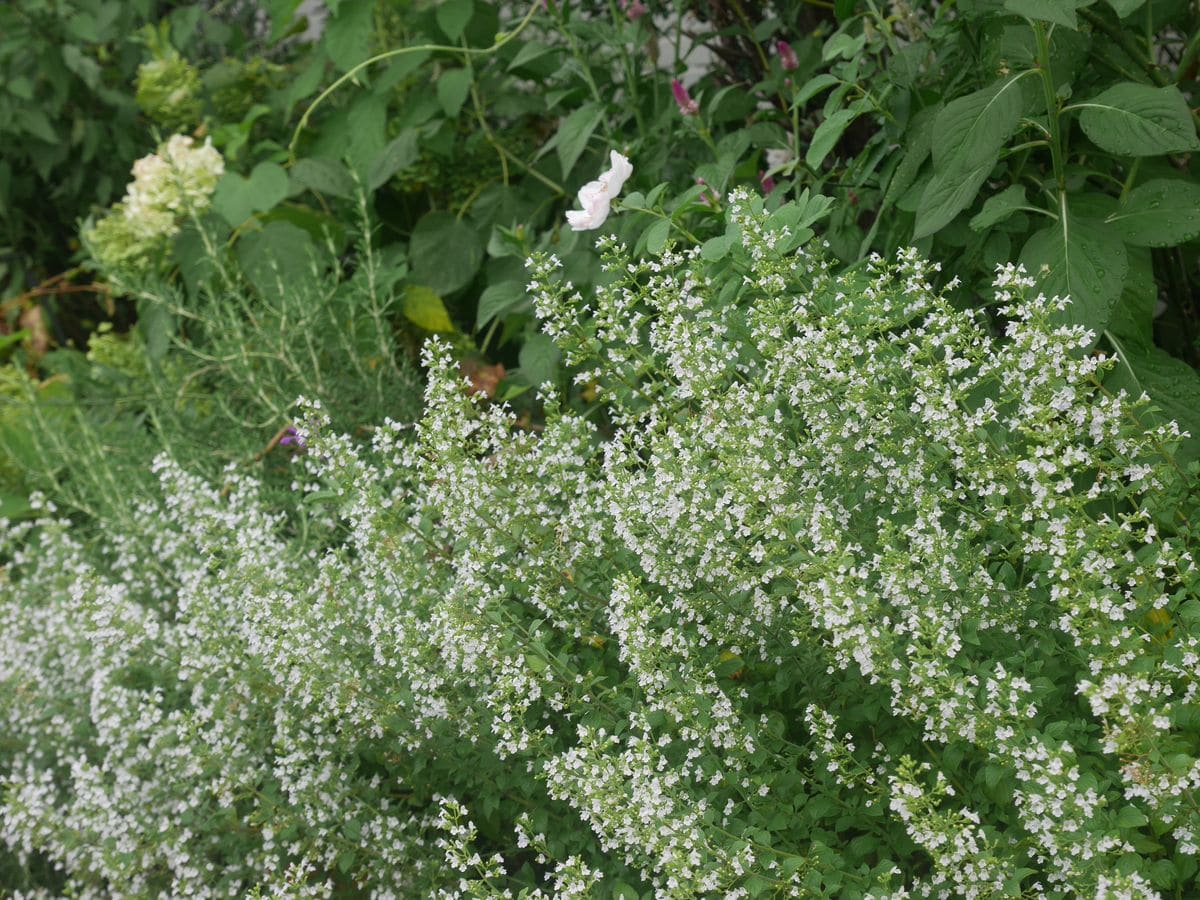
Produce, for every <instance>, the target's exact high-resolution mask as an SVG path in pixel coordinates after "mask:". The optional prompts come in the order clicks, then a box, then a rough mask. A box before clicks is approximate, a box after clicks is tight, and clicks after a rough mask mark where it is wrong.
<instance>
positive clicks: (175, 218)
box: [122, 134, 225, 241]
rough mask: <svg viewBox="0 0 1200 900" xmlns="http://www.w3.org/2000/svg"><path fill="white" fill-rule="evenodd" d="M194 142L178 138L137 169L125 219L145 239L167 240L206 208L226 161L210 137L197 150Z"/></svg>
mask: <svg viewBox="0 0 1200 900" xmlns="http://www.w3.org/2000/svg"><path fill="white" fill-rule="evenodd" d="M195 143H196V142H195V141H194V140H193V139H192V138H190V137H188V136H187V135H183V134H176V135H174V136H172V137H171V138H169V139H168V140H167V141H166V142H165V143H164V144H162V145H161V146H160V147H159V148H158V151H157V152H155V153H151V154H150V155H149V156H143V157H142V158H141V159H139V160H138V161H137V162H135V163H134V164H133V181H131V182H130V183H129V185H128V186H127V187H126V188H125V197H124V199H123V200H122V206H123V210H122V214H123V215H124V216H125V218H126V219H127V220H128V221H129V222H130V223H131V224H132V225H133V226H134V229H135V231H136V232H137V233H138V234H140V235H142V237H143V238H144V239H145V240H147V241H154V240H157V239H159V238H161V237H169V236H170V235H172V234H174V233H175V232H177V231H178V230H179V220H180V218H182V217H183V216H184V215H186V214H187V213H188V212H189V211H199V210H202V209H205V208H206V207H207V206H208V204H209V201H210V199H211V198H212V193H213V189H214V188H216V186H217V180H218V179H219V178H220V177H221V176H222V175H223V174H224V173H225V160H224V159H222V157H221V154H220V153H219V152H218V151H217V150H216V148H214V147H213V145H212V139H211V138H205V141H204V143H203V144H202V145H201V146H199V147H197V146H196V145H195Z"/></svg>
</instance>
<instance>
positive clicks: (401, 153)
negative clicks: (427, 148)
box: [367, 128, 421, 190]
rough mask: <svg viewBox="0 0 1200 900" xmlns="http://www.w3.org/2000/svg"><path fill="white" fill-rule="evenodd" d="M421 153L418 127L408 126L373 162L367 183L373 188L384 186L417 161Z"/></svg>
mask: <svg viewBox="0 0 1200 900" xmlns="http://www.w3.org/2000/svg"><path fill="white" fill-rule="evenodd" d="M420 155H421V151H420V148H419V147H418V146H417V131H416V129H414V128H406V129H405V130H404V131H402V132H400V134H399V135H397V136H396V137H395V138H394V139H393V140H392V141H391V142H389V143H388V145H387V146H386V147H384V148H383V152H382V153H380V154H379V156H378V157H376V158H375V161H374V162H373V163H371V171H370V172H369V173H368V175H367V185H368V186H369V187H370V189H371V190H375V189H376V188H379V187H382V186H383V185H385V184H387V182H388V181H390V180H391V177H392V176H393V175H395V174H396V173H397V172H402V171H403V170H404V169H407V168H408V167H409V166H411V165H412V164H413V163H415V162H416V161H417V157H419V156H420Z"/></svg>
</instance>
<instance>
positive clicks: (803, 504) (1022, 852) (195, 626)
mask: <svg viewBox="0 0 1200 900" xmlns="http://www.w3.org/2000/svg"><path fill="white" fill-rule="evenodd" d="M727 209H728V222H727V232H726V234H727V236H728V237H729V238H730V249H729V252H728V253H727V254H725V255H724V256H722V257H721V258H720V259H717V260H705V259H704V258H703V257H702V256H701V255H700V252H699V250H698V249H695V248H693V249H686V250H682V251H681V250H675V249H672V248H668V249H667V250H665V251H664V252H663V253H661V254H660V255H658V256H656V257H654V258H651V259H647V260H633V259H630V258H629V257H628V254H627V252H626V250H625V248H624V247H623V246H621V245H620V244H619V243H617V242H616V241H615V240H613V239H605V240H603V241H602V244H601V247H602V251H603V253H604V259H605V266H606V268H607V270H608V273H609V276H610V277H609V279H608V280H607V282H606V283H605V285H604V286H603V287H601V288H599V289H598V290H597V291H596V293H595V294H594V296H592V297H588V298H584V297H583V296H582V295H581V294H580V293H579V292H577V291H576V290H575V289H574V288H573V287H572V286H571V285H570V284H569V283H565V282H563V281H561V280H560V279H559V276H558V263H557V260H555V259H554V258H553V257H535V258H533V259H532V260H531V261H530V264H531V270H532V279H533V280H532V284H531V292H532V293H533V295H534V299H535V302H536V307H537V309H538V312H539V315H540V316H542V318H543V320H544V327H545V330H546V332H547V333H548V334H550V335H552V336H554V338H555V339H556V340H557V341H558V343H559V345H560V347H561V348H562V350H563V352H564V354H565V356H566V357H567V358H568V359H569V360H571V364H572V365H573V366H574V367H575V371H576V373H577V375H576V377H577V378H578V380H579V382H580V383H588V384H592V383H594V384H595V385H598V391H599V396H600V397H602V398H603V399H604V401H605V405H603V406H601V407H597V408H593V409H591V410H589V411H588V412H576V411H573V410H572V409H570V408H569V407H568V406H567V405H565V404H563V403H562V401H561V398H559V397H558V396H557V395H556V393H555V392H554V391H552V390H550V389H548V388H547V389H544V392H543V399H544V401H545V421H544V426H543V427H542V428H540V429H536V430H535V429H531V428H528V427H526V425H525V424H523V423H522V421H521V420H520V419H519V418H518V417H517V416H516V414H515V413H514V412H513V411H512V410H510V409H508V408H507V407H506V406H505V405H503V404H499V403H495V402H493V401H491V400H489V399H488V398H487V397H486V395H484V394H482V393H480V392H471V391H469V390H467V389H466V385H467V381H466V379H465V378H464V376H463V374H462V372H461V371H460V370H459V368H458V365H457V363H456V362H455V360H454V357H453V354H452V352H451V350H450V348H449V347H448V346H446V345H445V344H444V343H443V342H441V341H439V340H438V339H436V338H434V339H431V341H430V342H429V343H428V344H427V345H426V347H425V351H424V362H425V364H426V366H427V367H428V373H429V381H428V387H427V393H426V412H425V414H424V416H423V418H422V419H421V420H420V422H418V423H416V427H415V428H414V427H411V426H410V425H408V424H404V423H395V422H387V423H383V424H382V425H380V426H379V427H377V428H376V429H375V431H374V433H373V434H374V437H373V441H372V443H371V446H370V447H369V448H368V447H361V446H359V445H357V444H356V443H355V442H354V441H353V440H351V439H350V438H349V437H348V436H345V435H341V434H338V433H336V432H334V431H333V430H332V429H331V428H330V427H329V425H328V419H327V418H326V416H325V413H324V412H323V410H322V409H321V408H320V406H319V405H317V404H314V403H307V402H305V403H302V404H301V413H300V415H299V416H298V418H297V423H296V427H297V437H298V439H299V440H301V441H302V442H303V445H304V446H305V448H306V452H305V453H303V454H296V455H294V456H293V457H292V461H291V465H292V466H294V471H295V473H296V481H295V489H296V491H297V492H299V493H301V494H302V495H303V496H304V497H305V498H306V499H305V502H304V504H303V509H304V510H306V512H305V513H304V516H303V517H301V518H300V519H295V518H288V517H285V516H282V515H280V514H278V513H275V512H273V511H271V510H270V509H267V508H266V507H265V504H264V503H263V501H262V500H261V498H260V496H259V492H258V487H257V485H256V483H255V481H254V480H253V479H252V478H250V477H249V476H248V475H247V474H245V473H242V472H238V471H236V470H233V469H231V470H229V471H228V472H227V473H226V474H225V476H224V478H223V479H222V481H221V483H219V484H211V485H210V484H206V483H204V482H202V481H201V480H199V479H197V478H195V477H194V476H191V475H189V474H188V473H186V472H185V471H183V470H182V469H180V467H179V466H177V465H175V464H174V463H172V462H171V461H170V460H169V459H166V458H164V459H163V460H162V461H161V462H160V464H159V474H160V477H161V482H162V496H161V498H160V499H159V500H156V501H154V502H147V503H146V504H144V505H143V507H142V508H141V509H140V510H139V511H138V514H137V515H136V516H135V521H133V522H131V523H129V525H128V527H125V528H122V529H120V530H114V531H113V532H112V533H111V534H110V538H109V541H108V543H107V545H106V546H105V547H104V548H103V549H102V550H101V551H91V550H89V548H88V547H87V546H86V545H85V543H84V542H83V541H81V540H80V539H79V538H78V537H77V536H76V535H75V533H74V532H73V530H72V528H71V527H70V526H68V525H67V524H66V523H62V522H56V521H55V519H54V516H53V510H52V509H49V508H47V509H46V511H45V513H46V514H45V517H44V518H43V519H42V520H41V521H39V522H37V523H32V524H26V525H22V526H19V527H13V528H10V529H9V532H8V538H7V541H8V542H7V544H6V549H5V550H4V553H5V554H6V556H7V558H9V559H11V563H10V564H9V565H8V567H7V569H6V570H5V575H4V581H3V583H2V584H0V735H3V737H4V741H3V743H0V778H2V779H3V782H4V785H5V789H4V794H3V798H4V799H3V803H2V804H0V846H3V847H7V851H8V853H9V854H10V857H11V866H12V867H13V869H14V871H17V872H19V873H20V878H22V879H24V880H23V881H14V884H16V885H17V889H19V890H24V891H30V892H32V891H33V890H35V889H39V888H40V889H43V890H51V889H52V890H54V891H66V890H70V891H74V892H75V893H77V894H78V895H80V896H141V895H148V894H167V895H178V896H196V897H208V896H211V897H216V896H228V895H229V894H231V893H236V892H247V891H249V892H252V893H253V894H254V895H256V896H267V895H272V896H276V895H277V896H297V895H307V896H333V895H341V894H344V893H347V892H351V891H355V890H358V891H367V892H369V893H370V894H371V895H372V896H380V897H413V896H447V897H449V896H476V897H517V896H524V897H542V896H562V897H570V896H590V897H616V896H624V897H631V896H635V895H636V896H640V897H647V896H654V897H668V898H671V897H677V898H684V897H698V896H717V897H730V898H742V897H764V896H790V897H828V896H846V897H873V898H884V897H952V896H962V897H995V896H1010V895H1011V896H1022V895H1023V896H1046V897H1068V896H1106V897H1116V896H1122V897H1156V896H1173V895H1176V892H1177V891H1183V890H1185V889H1186V888H1187V886H1188V885H1190V884H1192V883H1193V879H1194V876H1195V873H1196V871H1197V867H1196V861H1197V860H1196V857H1197V848H1196V843H1197V840H1196V835H1197V833H1200V831H1198V829H1200V807H1197V805H1196V802H1195V792H1196V789H1197V786H1198V785H1197V782H1198V780H1200V775H1198V773H1200V758H1198V757H1200V747H1198V746H1197V743H1196V692H1197V681H1198V674H1200V668H1198V666H1197V661H1198V659H1200V657H1198V655H1197V653H1198V647H1200V624H1198V620H1200V577H1198V574H1197V569H1196V565H1195V560H1194V549H1195V543H1196V538H1195V534H1194V532H1193V530H1192V526H1191V524H1190V523H1189V522H1188V520H1187V518H1186V516H1185V515H1184V511H1185V510H1186V509H1188V508H1189V506H1188V503H1194V498H1193V499H1190V500H1189V495H1188V492H1189V491H1194V490H1195V479H1194V476H1191V475H1189V474H1188V473H1186V472H1182V471H1180V470H1179V469H1178V468H1177V466H1176V464H1175V462H1174V458H1173V456H1172V454H1171V447H1172V445H1173V443H1174V442H1175V441H1176V440H1177V439H1178V436H1179V435H1178V429H1177V428H1175V427H1174V426H1172V425H1170V424H1163V425H1150V424H1148V423H1147V421H1145V420H1144V419H1145V416H1146V415H1147V410H1146V408H1145V406H1144V404H1143V403H1142V402H1141V401H1138V400H1136V399H1134V398H1130V397H1128V396H1125V395H1121V394H1112V393H1110V392H1108V391H1107V390H1106V389H1105V387H1104V383H1103V375H1104V372H1105V371H1106V369H1107V368H1108V367H1110V366H1111V365H1113V361H1112V360H1107V359H1105V358H1103V357H1102V356H1099V355H1096V354H1093V353H1090V352H1089V348H1090V347H1091V336H1090V335H1089V334H1087V333H1086V332H1085V331H1084V330H1083V329H1081V328H1079V327H1077V326H1069V325H1062V324H1059V321H1060V316H1061V309H1062V307H1063V305H1064V303H1065V301H1063V300H1059V299H1057V298H1051V299H1047V298H1045V297H1043V296H1041V295H1040V294H1037V293H1036V287H1035V285H1034V284H1033V282H1032V281H1031V280H1030V279H1029V278H1027V277H1026V276H1025V275H1024V274H1023V273H1022V271H1021V270H1020V269H1017V268H1013V267H1002V268H1001V269H1000V270H999V271H998V273H997V278H996V291H997V297H998V300H999V302H1000V316H1001V317H1002V322H1003V323H1004V324H1003V331H1004V333H1003V335H1002V336H1001V335H998V334H996V333H995V331H994V330H993V328H992V325H991V323H990V322H989V321H988V320H986V319H985V318H984V317H983V316H982V315H980V314H977V313H972V312H964V311H962V310H959V309H956V308H955V307H954V306H953V305H952V304H951V303H950V302H949V301H948V300H947V299H946V298H945V297H944V296H943V295H942V294H941V293H939V291H937V290H935V289H934V288H933V287H932V286H931V283H930V282H931V278H932V272H933V269H934V267H932V266H931V265H930V264H929V263H927V262H925V261H923V260H921V259H920V258H919V257H918V256H917V254H915V253H912V252H905V253H901V254H900V255H899V257H898V258H897V259H896V260H895V261H894V262H887V261H885V260H883V259H879V258H875V259H872V260H870V261H869V262H868V263H866V264H864V265H863V266H861V267H856V268H853V269H851V270H849V271H846V272H843V273H840V274H838V273H835V272H834V270H833V269H832V267H831V266H830V265H829V264H828V263H827V262H826V261H825V260H824V259H823V258H822V256H821V254H820V252H819V250H816V249H812V248H808V247H803V246H802V247H801V248H800V249H798V250H795V249H791V248H793V247H794V246H795V243H796V241H795V240H794V239H793V237H794V236H793V234H792V232H791V228H792V226H790V225H789V224H788V223H789V222H794V221H795V218H794V217H789V212H788V210H787V209H786V207H785V208H784V209H780V210H777V211H775V212H774V213H769V212H767V211H766V210H764V209H763V201H762V200H761V199H754V198H751V197H749V196H747V195H746V194H736V195H734V196H732V197H731V198H730V205H729V206H728V207H727ZM313 522H317V523H326V524H328V525H329V526H330V528H329V529H324V528H322V529H316V530H318V531H319V532H320V533H321V534H326V535H330V534H331V535H334V537H333V538H331V539H328V540H326V541H324V542H323V543H322V544H321V545H319V546H317V545H314V544H312V543H311V542H310V541H306V540H305V539H304V536H305V535H306V534H310V533H311V532H312V531H313V530H314V529H312V528H311V527H310V525H311V523H313ZM338 523H340V531H338V530H333V526H335V525H337V524H338ZM3 864H4V858H3V857H2V856H0V865H3ZM47 872H49V873H50V874H46V873H47ZM55 879H57V880H55Z"/></svg>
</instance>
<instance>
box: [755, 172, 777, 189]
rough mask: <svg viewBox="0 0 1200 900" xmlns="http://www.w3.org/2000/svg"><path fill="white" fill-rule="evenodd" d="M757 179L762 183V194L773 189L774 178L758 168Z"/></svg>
mask: <svg viewBox="0 0 1200 900" xmlns="http://www.w3.org/2000/svg"><path fill="white" fill-rule="evenodd" d="M758 181H759V183H760V184H761V185H762V189H763V193H764V194H769V193H771V191H773V190H775V179H774V178H772V177H771V176H770V175H768V174H767V173H766V172H765V171H763V170H762V169H759V170H758Z"/></svg>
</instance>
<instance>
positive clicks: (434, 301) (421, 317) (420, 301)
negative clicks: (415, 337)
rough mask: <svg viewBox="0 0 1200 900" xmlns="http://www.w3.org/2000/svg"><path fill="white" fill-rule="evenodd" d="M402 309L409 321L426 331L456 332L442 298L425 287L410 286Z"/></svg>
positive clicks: (407, 288) (405, 294)
mask: <svg viewBox="0 0 1200 900" xmlns="http://www.w3.org/2000/svg"><path fill="white" fill-rule="evenodd" d="M400 308H401V310H402V311H403V313H404V317H405V318H406V319H408V321H410V322H412V323H413V324H414V325H417V326H418V327H420V328H424V329H425V330H426V331H433V332H437V333H447V332H452V331H454V330H455V329H454V323H453V322H451V321H450V314H449V313H448V312H446V304H445V303H443V302H442V298H441V297H439V296H438V295H437V293H436V292H434V291H431V290H430V289H429V288H427V287H425V286H424V285H420V284H410V285H408V286H407V287H406V288H405V289H404V298H403V300H401V304H400Z"/></svg>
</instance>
